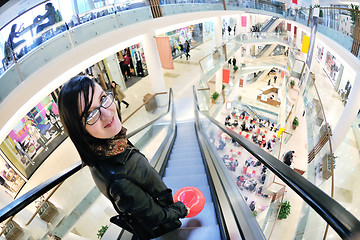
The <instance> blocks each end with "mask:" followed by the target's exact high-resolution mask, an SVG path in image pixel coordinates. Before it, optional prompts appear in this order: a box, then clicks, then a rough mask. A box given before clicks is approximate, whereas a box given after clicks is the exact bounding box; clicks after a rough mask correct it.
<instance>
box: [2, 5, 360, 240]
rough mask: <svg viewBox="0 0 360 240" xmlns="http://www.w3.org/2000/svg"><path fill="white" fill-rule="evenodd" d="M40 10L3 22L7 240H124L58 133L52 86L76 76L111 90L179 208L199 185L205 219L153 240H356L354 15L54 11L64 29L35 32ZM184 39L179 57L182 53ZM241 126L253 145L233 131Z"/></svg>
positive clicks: (183, 9)
mask: <svg viewBox="0 0 360 240" xmlns="http://www.w3.org/2000/svg"><path fill="white" fill-rule="evenodd" d="M47 3H49V1H45V2H41V3H39V4H35V3H27V4H20V2H19V3H13V2H12V3H11V2H10V1H9V2H7V3H6V4H4V5H3V6H2V7H1V8H0V13H1V15H2V16H6V17H2V19H1V20H0V22H1V26H2V28H1V30H0V36H1V39H2V42H1V43H0V44H1V48H2V53H3V55H2V56H1V59H2V66H1V75H0V111H1V117H0V126H1V130H0V149H1V151H0V155H1V163H0V166H1V169H0V171H1V172H2V176H1V177H0V184H1V185H2V186H1V188H0V194H1V198H0V199H1V200H0V207H1V210H0V219H1V221H0V222H1V224H2V232H1V238H2V239H97V238H98V234H100V235H101V239H131V238H132V234H131V233H129V232H127V231H125V230H123V229H121V228H119V227H117V226H116V225H114V224H112V223H110V222H109V219H110V218H111V217H112V216H114V215H116V214H117V213H116V211H115V210H114V209H113V206H112V204H111V202H110V201H109V200H108V199H107V198H106V197H105V196H103V195H102V194H101V193H100V191H99V190H98V189H97V187H96V186H95V184H94V183H93V180H92V177H91V174H90V171H89V169H88V168H87V167H82V165H81V159H80V157H79V155H78V153H77V151H76V149H75V147H74V145H73V144H72V142H71V140H70V139H69V138H68V137H67V135H66V133H65V132H64V130H63V127H62V125H61V123H60V121H59V117H58V111H57V97H58V94H59V91H60V89H61V86H62V85H63V84H64V83H65V82H67V81H68V80H69V79H70V78H71V77H73V76H76V75H77V74H79V73H80V74H88V75H91V76H92V77H94V78H95V79H96V81H98V82H99V84H101V85H102V87H103V88H104V89H107V88H109V86H110V82H111V81H115V82H117V83H118V84H119V85H120V87H121V89H122V90H123V91H124V93H125V95H126V98H125V99H126V101H127V102H128V103H130V105H129V106H128V107H126V108H125V107H122V108H121V115H122V120H123V123H124V126H126V128H127V129H128V138H129V139H130V141H131V142H132V143H133V144H134V145H135V146H136V147H137V148H138V149H139V150H140V151H141V152H142V153H144V154H145V156H146V157H147V158H148V159H149V161H150V164H151V165H152V166H153V167H154V168H155V169H156V170H157V171H158V172H159V174H160V175H161V177H162V178H163V180H164V182H165V183H166V184H167V186H169V187H170V188H172V189H173V193H175V192H176V191H177V190H179V189H180V188H182V187H186V186H194V187H197V188H198V189H200V190H201V192H203V194H204V196H205V206H204V209H203V210H202V211H201V213H200V214H199V215H197V216H195V217H193V218H185V219H182V220H181V221H182V227H181V228H180V229H178V230H176V231H174V232H171V233H169V234H167V235H164V236H162V237H160V238H159V239H271V238H272V239H340V238H342V239H358V238H360V222H359V220H358V219H359V218H360V212H359V210H358V206H359V199H360V198H358V196H359V195H360V192H359V190H358V189H359V188H358V187H356V183H357V174H358V172H359V171H360V164H359V163H360V156H359V149H360V116H359V115H358V111H359V109H360V94H358V93H359V91H360V80H359V71H358V69H359V66H360V60H359V54H358V52H359V44H357V43H358V42H359V40H360V39H358V37H359V35H356V34H353V32H356V31H357V30H358V29H357V28H356V26H357V25H356V24H353V23H351V19H346V18H345V17H343V16H345V15H347V16H351V15H352V14H351V12H357V10H352V9H351V8H345V7H339V6H336V7H333V6H325V5H324V6H318V7H310V6H297V4H287V5H286V4H283V3H280V2H277V1H211V2H209V1H206V2H205V1H196V0H195V1H191V2H190V1H181V2H177V1H162V0H160V1H128V2H126V3H125V2H124V3H114V4H109V5H105V4H104V3H103V2H92V1H87V2H86V3H80V2H79V1H69V2H65V1H58V2H55V1H52V4H53V6H54V8H55V10H59V13H60V16H61V17H59V14H58V13H57V14H58V16H57V20H56V23H54V24H52V25H49V26H47V27H46V28H44V29H42V30H41V31H39V30H37V28H38V26H39V25H40V24H44V23H46V21H47V20H45V19H44V21H43V22H41V21H34V19H37V20H38V19H39V16H43V15H44V14H45V4H47ZM19 13H20V14H19ZM347 13H348V14H347ZM313 16H315V17H316V16H318V17H317V18H313ZM355 16H359V15H356V14H355ZM313 19H315V20H316V19H317V20H318V21H317V24H315V23H314V22H315V20H314V22H313ZM340 19H341V21H340ZM356 21H359V19H358V17H355V19H354V22H356ZM14 24H16V26H15V29H13V31H15V33H16V35H15V37H13V38H12V39H11V41H10V42H9V38H8V36H9V35H10V32H11V29H12V27H13V26H14ZM349 25H351V27H349ZM235 26H236V27H235ZM345 26H347V27H349V28H346V29H345ZM359 26H360V25H359ZM229 27H230V28H229ZM235 29H236V30H235ZM351 29H355V30H351ZM228 30H230V31H228ZM315 34H316V35H315ZM13 36H14V35H13ZM164 37H165V38H164ZM166 37H168V39H169V40H168V41H167V42H166V43H167V45H165V46H164V45H160V44H159V42H160V40H161V39H166ZM39 39H41V41H40V42H41V43H40V44H39ZM158 40H159V41H158ZM185 40H190V42H191V47H192V49H191V51H190V55H191V57H189V58H188V57H186V58H185V55H184V54H183V53H182V52H181V51H178V50H177V49H178V47H179V44H180V43H183V42H184V41H185ZM169 48H172V51H170V52H169V51H168V50H169ZM169 53H170V55H169ZM164 54H165V55H166V54H168V55H167V56H170V58H168V62H164V61H163V59H162V57H160V56H163V55H164ZM309 56H310V57H309ZM127 57H128V58H130V63H129V64H128V66H129V69H128V70H129V72H128V71H127V70H126V73H124V72H123V71H122V70H123V69H122V67H121V62H122V61H126V58H127ZM234 58H236V59H237V66H238V67H237V68H234V66H232V64H233V61H230V62H229V61H228V60H230V59H231V60H233V59H234ZM169 59H171V60H169ZM138 62H140V65H139V64H138ZM169 62H171V63H172V64H173V67H172V68H171V67H170V68H168V67H165V66H164V64H165V63H169ZM234 65H236V64H234ZM130 76H131V77H130ZM275 76H276V78H274V77H275ZM134 79H136V81H135V80H134ZM215 93H216V94H215ZM221 93H222V94H221ZM227 116H229V117H230V119H231V120H230V121H231V122H230V124H228V123H227V122H225V124H224V119H225V118H227ZM234 119H236V120H239V125H237V124H235V122H234ZM255 119H256V120H255ZM259 119H262V120H263V123H264V124H263V125H264V126H263V127H262V128H261V127H260V125H259V123H260V121H259ZM295 119H296V120H295ZM249 120H254V125H256V128H257V129H256V131H255V130H254V131H253V132H251V131H249V130H246V131H245V130H242V127H241V123H242V122H246V121H249ZM257 121H259V122H257ZM255 122H256V123H255ZM265 122H268V123H267V124H265ZM296 123H297V124H296ZM246 124H247V123H246ZM250 124H253V122H250ZM260 124H262V123H260ZM246 126H247V125H246ZM258 126H259V127H258ZM271 126H273V127H271ZM31 128H33V129H35V131H37V133H38V135H39V136H40V137H35V136H34V135H32V134H31ZM259 134H260V135H263V136H267V137H268V138H269V139H271V140H273V143H271V144H270V148H269V147H268V145H266V146H267V147H263V143H262V142H261V141H258V140H257V138H256V137H258V136H259ZM251 135H252V136H251ZM254 136H256V137H255V138H254ZM254 143H256V144H254ZM292 150H293V151H295V157H294V162H293V163H292V165H291V167H289V166H287V165H286V164H284V162H283V158H284V155H285V154H286V153H287V152H289V151H292ZM244 163H245V164H244ZM289 203H290V205H291V207H289ZM285 207H289V209H288V212H287V213H284V212H283V211H284V209H285ZM285 212H286V211H285ZM99 238H100V237H99Z"/></svg>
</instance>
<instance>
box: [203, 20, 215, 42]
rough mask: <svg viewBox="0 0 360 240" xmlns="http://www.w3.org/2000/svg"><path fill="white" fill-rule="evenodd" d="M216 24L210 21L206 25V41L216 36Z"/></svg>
mask: <svg viewBox="0 0 360 240" xmlns="http://www.w3.org/2000/svg"><path fill="white" fill-rule="evenodd" d="M214 32H215V30H214V22H213V21H209V22H205V23H204V39H208V38H210V37H211V36H213V35H214Z"/></svg>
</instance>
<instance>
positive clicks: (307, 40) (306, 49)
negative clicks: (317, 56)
mask: <svg viewBox="0 0 360 240" xmlns="http://www.w3.org/2000/svg"><path fill="white" fill-rule="evenodd" d="M309 45H310V37H308V36H305V35H304V36H303V40H302V48H301V51H302V52H303V53H308V52H309Z"/></svg>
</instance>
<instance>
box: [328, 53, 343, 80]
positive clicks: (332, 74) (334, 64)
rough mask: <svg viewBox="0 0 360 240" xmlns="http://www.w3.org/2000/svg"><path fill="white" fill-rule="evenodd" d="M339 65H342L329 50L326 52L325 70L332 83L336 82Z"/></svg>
mask: <svg viewBox="0 0 360 240" xmlns="http://www.w3.org/2000/svg"><path fill="white" fill-rule="evenodd" d="M341 67H342V65H341V64H340V63H339V62H338V61H337V60H336V58H335V57H334V56H333V55H332V54H331V53H330V52H327V54H326V64H325V72H326V74H327V75H328V77H329V79H330V80H331V83H332V84H333V85H335V83H336V80H337V77H338V75H339V72H340V68H341Z"/></svg>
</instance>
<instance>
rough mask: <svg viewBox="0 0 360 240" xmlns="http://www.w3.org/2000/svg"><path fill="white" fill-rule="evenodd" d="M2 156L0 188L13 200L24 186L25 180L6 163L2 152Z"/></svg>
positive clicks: (0, 159)
mask: <svg viewBox="0 0 360 240" xmlns="http://www.w3.org/2000/svg"><path fill="white" fill-rule="evenodd" d="M0 155H1V157H0V172H1V174H0V185H1V187H0V188H1V190H2V191H5V193H7V194H8V195H10V196H11V197H12V198H15V197H16V195H17V193H18V192H19V191H20V189H21V187H22V186H24V184H25V180H24V178H23V177H21V176H20V175H19V174H17V173H16V171H15V169H14V168H13V167H11V166H10V165H9V163H7V162H6V161H5V157H4V153H3V152H1V154H0Z"/></svg>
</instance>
